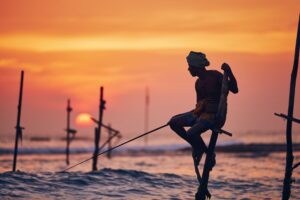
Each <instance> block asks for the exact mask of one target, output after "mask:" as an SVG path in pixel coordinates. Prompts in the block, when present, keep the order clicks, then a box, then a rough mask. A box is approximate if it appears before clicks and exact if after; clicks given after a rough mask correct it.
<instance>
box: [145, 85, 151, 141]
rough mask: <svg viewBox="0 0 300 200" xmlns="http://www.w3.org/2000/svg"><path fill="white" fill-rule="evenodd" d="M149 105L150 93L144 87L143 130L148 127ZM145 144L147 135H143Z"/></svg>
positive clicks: (146, 129)
mask: <svg viewBox="0 0 300 200" xmlns="http://www.w3.org/2000/svg"><path fill="white" fill-rule="evenodd" d="M149 105H150V94H149V88H148V87H146V98H145V121H144V132H147V131H148V127H149ZM145 144H146V145H147V144H148V136H145Z"/></svg>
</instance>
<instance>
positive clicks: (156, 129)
mask: <svg viewBox="0 0 300 200" xmlns="http://www.w3.org/2000/svg"><path fill="white" fill-rule="evenodd" d="M166 126H169V122H168V123H167V124H165V125H162V126H160V127H157V128H155V129H153V130H151V131H148V132H146V133H143V134H141V135H139V136H137V137H135V138H132V139H130V140H127V141H126V142H123V143H121V144H119V145H117V146H114V147H112V148H110V149H107V150H105V151H103V152H100V153H99V154H97V155H96V157H98V156H100V155H102V154H105V153H107V152H109V151H112V150H114V149H116V148H118V147H120V146H123V145H124V144H127V143H129V142H132V141H133V140H136V139H138V138H141V137H143V136H145V135H148V134H150V133H152V132H155V131H158V130H159V129H162V128H164V127H166ZM93 158H94V156H92V157H90V158H88V159H86V160H84V161H82V162H80V163H77V164H75V165H73V166H71V167H68V168H66V169H64V170H62V171H60V172H66V171H68V170H69V169H72V168H74V167H76V166H78V165H81V164H82V163H85V162H87V161H89V160H91V159H93Z"/></svg>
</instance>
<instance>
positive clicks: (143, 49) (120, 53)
mask: <svg viewBox="0 0 300 200" xmlns="http://www.w3.org/2000/svg"><path fill="white" fill-rule="evenodd" d="M0 3H1V6H0V95H1V98H0V136H1V135H2V136H4V135H8V134H10V135H14V133H15V130H14V127H15V124H16V117H17V103H18V92H19V79H20V71H21V69H24V70H25V83H24V99H23V110H22V125H23V126H25V127H26V130H25V133H24V134H25V135H60V134H61V135H63V129H64V128H65V126H66V125H65V123H66V122H65V120H66V114H65V113H66V111H65V110H66V102H67V98H71V104H72V106H73V108H74V111H73V112H72V119H75V117H76V116H77V115H78V114H79V113H90V114H92V115H94V116H97V113H98V99H99V88H100V86H101V85H103V86H104V92H105V94H104V96H105V99H106V100H107V105H106V107H107V109H106V110H105V113H104V122H105V123H108V122H110V123H111V124H112V125H113V126H114V127H115V128H117V129H119V130H121V131H122V132H123V133H124V134H128V135H135V134H138V133H140V132H142V131H143V130H144V101H145V100H144V99H145V88H146V87H149V90H150V124H149V127H150V128H155V127H156V126H159V125H162V124H164V123H166V122H167V121H168V120H169V118H170V117H171V116H172V115H174V114H178V113H180V112H184V111H188V110H191V109H192V108H193V107H194V105H195V92H194V82H195V78H193V77H191V76H190V75H189V73H188V71H187V63H186V60H185V57H186V55H187V54H188V53H189V51H190V50H195V51H202V52H204V53H206V55H207V58H208V59H209V60H210V62H211V65H210V66H209V67H208V68H209V69H218V70H220V66H221V64H222V63H223V62H227V63H228V64H230V66H231V67H232V70H233V72H234V73H235V75H236V78H237V81H238V84H239V89H240V93H239V94H238V95H230V96H229V112H228V120H227V123H226V125H225V128H226V129H227V130H230V131H231V132H245V133H246V132H247V131H251V130H262V131H267V130H268V131H269V130H271V131H272V130H284V129H285V123H284V122H283V121H282V120H281V119H279V118H277V117H275V116H274V115H273V113H274V112H282V113H286V112H287V107H288V92H289V81H290V80H289V79H290V74H291V70H292V65H293V57H294V49H295V40H296V31H297V21H298V17H299V7H300V6H299V5H300V4H299V0H289V1H274V0H265V1H259V0H255V1H254V0H243V1H241V0H218V1H199V0H185V1H173V0H161V1H143V0H126V1H125V0H111V1H103V0H94V1H89V0H88V1H83V0H82V1H78V0H64V1H52V0H43V1H39V0H27V1H21V0H19V1H15V0H7V1H4V0H0ZM298 78H300V77H298ZM296 93H297V96H296V99H295V113H294V114H295V117H298V118H299V117H300V104H299V103H300V101H299V97H300V95H299V93H300V90H299V81H298V83H297V88H296ZM72 125H73V127H75V128H76V129H78V130H79V131H80V133H79V134H82V135H81V136H83V135H85V136H87V135H90V136H91V137H92V136H93V133H91V132H92V130H93V129H92V128H91V127H88V128H87V127H80V126H78V124H76V123H75V122H74V121H73V122H72ZM294 129H295V130H297V131H300V128H299V126H297V125H294ZM165 131H169V130H168V129H165Z"/></svg>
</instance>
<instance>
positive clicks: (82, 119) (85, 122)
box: [75, 113, 93, 126]
mask: <svg viewBox="0 0 300 200" xmlns="http://www.w3.org/2000/svg"><path fill="white" fill-rule="evenodd" d="M75 121H76V124H78V125H81V126H90V125H92V124H93V121H92V120H91V115H90V114H88V113H80V114H79V115H77V117H76V120H75Z"/></svg>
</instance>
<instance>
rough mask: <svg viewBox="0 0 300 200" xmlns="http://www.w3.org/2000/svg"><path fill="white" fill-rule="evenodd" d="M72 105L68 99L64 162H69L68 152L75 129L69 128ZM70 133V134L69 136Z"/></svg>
mask: <svg viewBox="0 0 300 200" xmlns="http://www.w3.org/2000/svg"><path fill="white" fill-rule="evenodd" d="M72 110H73V109H72V107H71V101H70V99H68V104H67V128H66V132H67V137H66V142H67V147H66V164H67V165H69V164H70V159H69V154H70V143H71V141H72V140H73V139H74V137H75V134H76V132H77V131H76V130H74V129H71V128H70V119H71V112H72ZM71 134H72V136H71Z"/></svg>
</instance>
